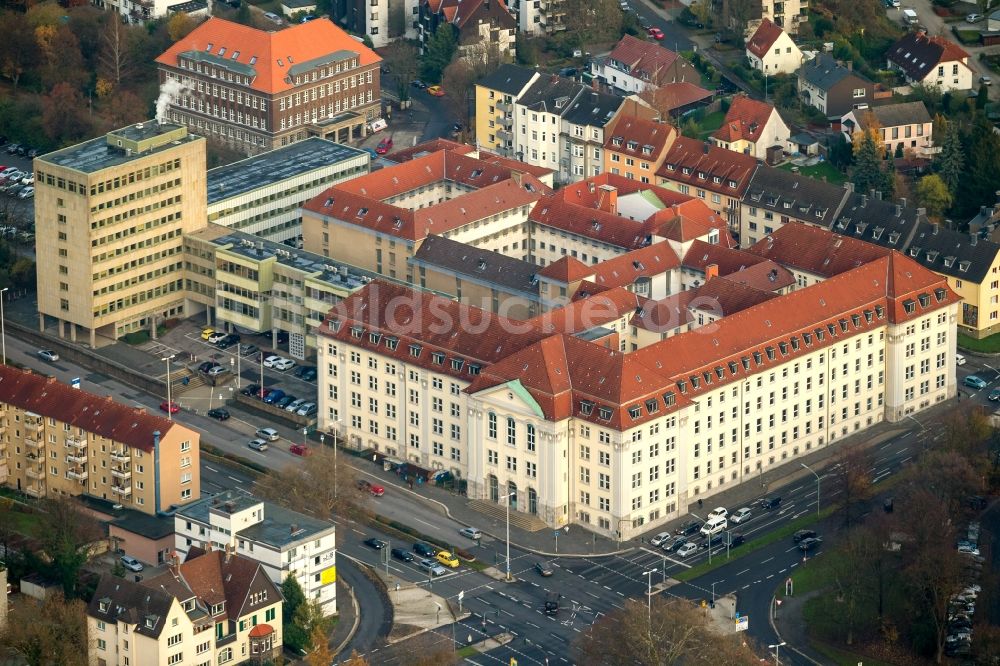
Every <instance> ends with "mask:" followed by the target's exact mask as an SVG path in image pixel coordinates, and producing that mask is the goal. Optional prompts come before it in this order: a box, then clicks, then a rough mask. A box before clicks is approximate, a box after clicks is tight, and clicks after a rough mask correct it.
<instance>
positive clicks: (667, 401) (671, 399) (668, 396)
mask: <svg viewBox="0 0 1000 666" xmlns="http://www.w3.org/2000/svg"><path fill="white" fill-rule="evenodd" d="M676 402H677V396H675V395H674V392H673V391H668V392H667V393H664V394H663V404H664V405H666V406H667V407H672V406H673V405H674V404H675V403H676Z"/></svg>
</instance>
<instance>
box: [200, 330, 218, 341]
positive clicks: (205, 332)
mask: <svg viewBox="0 0 1000 666" xmlns="http://www.w3.org/2000/svg"><path fill="white" fill-rule="evenodd" d="M213 333H215V329H214V328H206V329H202V331H201V339H202V340H208V339H209V338H210V337H212V334H213Z"/></svg>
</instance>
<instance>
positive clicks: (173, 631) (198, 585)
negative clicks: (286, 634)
mask: <svg viewBox="0 0 1000 666" xmlns="http://www.w3.org/2000/svg"><path fill="white" fill-rule="evenodd" d="M281 606H282V597H281V590H280V589H279V588H278V587H277V586H276V585H275V584H274V583H273V582H271V580H270V579H269V578H268V577H267V575H266V574H265V573H264V571H263V568H262V567H261V565H259V564H258V563H257V562H254V561H252V560H249V559H246V558H243V557H241V556H239V555H235V554H233V553H231V552H230V551H219V550H216V551H210V552H204V551H201V550H197V549H195V550H192V552H191V553H189V555H188V558H187V559H186V560H185V561H183V562H180V561H175V562H174V563H173V564H172V565H171V566H170V567H169V569H168V570H167V571H166V572H165V573H162V574H160V575H159V576H156V577H154V578H151V579H148V580H145V581H141V582H132V581H130V580H128V579H125V578H118V577H116V576H103V577H102V578H101V580H100V582H99V583H98V585H97V590H96V591H95V592H94V596H93V598H92V599H91V601H90V603H89V604H88V606H87V637H88V639H89V643H90V647H89V650H88V651H89V662H90V664H91V666H161V665H163V664H167V665H170V664H191V665H192V666H216V665H217V664H230V663H232V664H243V663H249V664H253V665H254V666H263V665H264V664H268V663H273V662H274V660H275V659H278V658H279V657H280V655H281V645H282V619H281Z"/></svg>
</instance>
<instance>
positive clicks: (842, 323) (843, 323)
mask: <svg viewBox="0 0 1000 666" xmlns="http://www.w3.org/2000/svg"><path fill="white" fill-rule="evenodd" d="M847 328H848V327H847V320H846V319H841V320H840V330H841V331H843V332H844V333H847Z"/></svg>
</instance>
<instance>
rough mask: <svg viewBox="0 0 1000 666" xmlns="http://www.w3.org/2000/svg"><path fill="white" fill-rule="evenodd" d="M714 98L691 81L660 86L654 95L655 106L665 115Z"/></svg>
mask: <svg viewBox="0 0 1000 666" xmlns="http://www.w3.org/2000/svg"><path fill="white" fill-rule="evenodd" d="M711 98H712V93H711V92H710V91H708V90H705V89H704V88H702V87H701V86H698V85H695V84H694V83H691V82H690V81H677V82H670V83H662V84H660V87H659V89H658V90H657V91H656V93H655V95H654V100H655V106H656V108H657V109H659V110H660V111H662V112H664V113H670V112H672V111H675V110H677V109H681V108H684V107H685V106H688V105H690V104H696V103H698V102H703V101H705V100H707V99H711Z"/></svg>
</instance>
